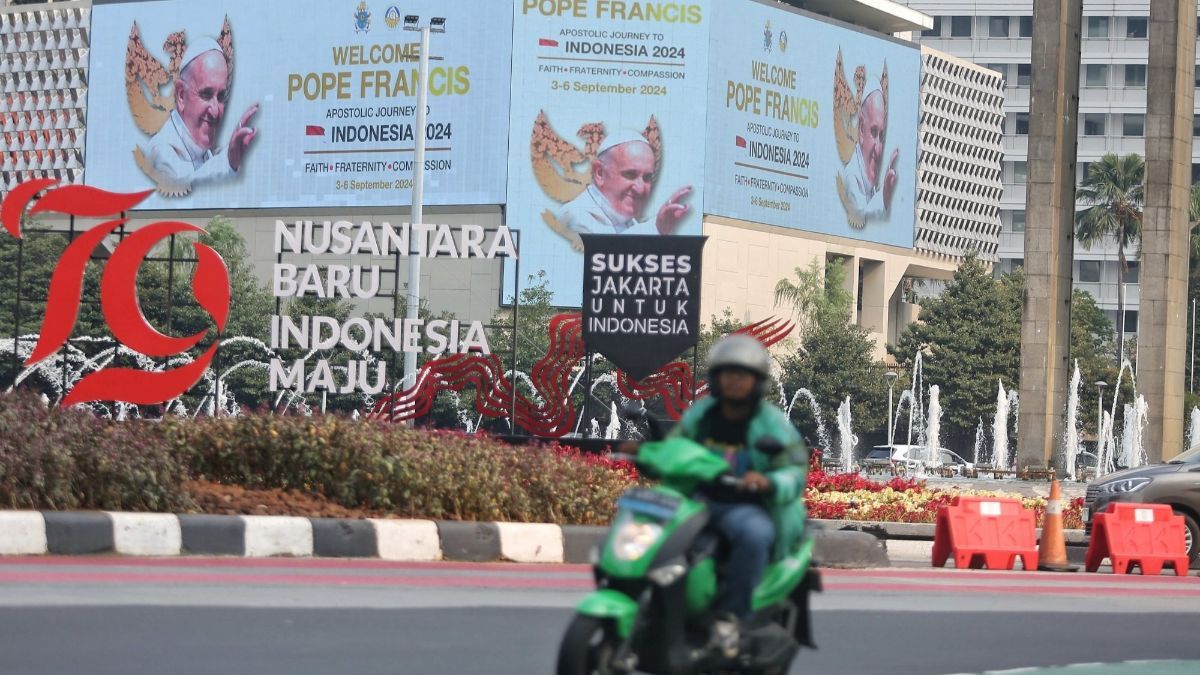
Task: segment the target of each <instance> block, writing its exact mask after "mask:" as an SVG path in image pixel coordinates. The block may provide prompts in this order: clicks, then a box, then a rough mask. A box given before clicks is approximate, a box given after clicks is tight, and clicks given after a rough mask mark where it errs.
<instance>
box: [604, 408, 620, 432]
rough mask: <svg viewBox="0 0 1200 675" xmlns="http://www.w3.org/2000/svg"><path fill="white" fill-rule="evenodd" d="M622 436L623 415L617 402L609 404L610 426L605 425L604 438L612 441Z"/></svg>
mask: <svg viewBox="0 0 1200 675" xmlns="http://www.w3.org/2000/svg"><path fill="white" fill-rule="evenodd" d="M620 437H621V416H620V415H619V414H618V413H617V404H616V402H615V401H610V402H609V404H608V426H606V427H604V440H606V441H612V440H616V439H618V438H620Z"/></svg>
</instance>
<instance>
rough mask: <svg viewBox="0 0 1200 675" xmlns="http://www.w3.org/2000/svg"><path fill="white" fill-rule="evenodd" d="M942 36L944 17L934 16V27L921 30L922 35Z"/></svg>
mask: <svg viewBox="0 0 1200 675" xmlns="http://www.w3.org/2000/svg"><path fill="white" fill-rule="evenodd" d="M941 36H942V17H940V16H935V17H933V28H930V29H929V30H923V31H921V37H933V38H935V37H941Z"/></svg>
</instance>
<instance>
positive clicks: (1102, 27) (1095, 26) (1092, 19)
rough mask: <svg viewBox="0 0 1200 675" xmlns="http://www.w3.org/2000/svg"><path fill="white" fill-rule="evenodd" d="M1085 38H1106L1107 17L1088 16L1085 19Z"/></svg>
mask: <svg viewBox="0 0 1200 675" xmlns="http://www.w3.org/2000/svg"><path fill="white" fill-rule="evenodd" d="M1087 36H1088V37H1090V38H1106V37H1108V17H1107V16H1089V17H1088V18H1087Z"/></svg>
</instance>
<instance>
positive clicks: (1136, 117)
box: [1121, 113, 1146, 138]
mask: <svg viewBox="0 0 1200 675" xmlns="http://www.w3.org/2000/svg"><path fill="white" fill-rule="evenodd" d="M1145 133H1146V116H1145V115H1141V114H1129V113H1126V114H1125V115H1124V116H1123V119H1122V121H1121V135H1122V136H1128V137H1131V138H1138V137H1140V136H1144V135H1145Z"/></svg>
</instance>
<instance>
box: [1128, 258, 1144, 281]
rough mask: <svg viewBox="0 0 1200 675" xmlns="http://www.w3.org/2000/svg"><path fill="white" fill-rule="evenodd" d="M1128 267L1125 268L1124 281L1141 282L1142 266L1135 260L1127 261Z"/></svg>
mask: <svg viewBox="0 0 1200 675" xmlns="http://www.w3.org/2000/svg"><path fill="white" fill-rule="evenodd" d="M1128 264H1129V269H1127V270H1125V283H1127V284H1137V283H1141V281H1140V279H1141V278H1142V267H1141V265H1140V264H1138V262H1137V261H1136V260H1130V261H1129V263H1128Z"/></svg>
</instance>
